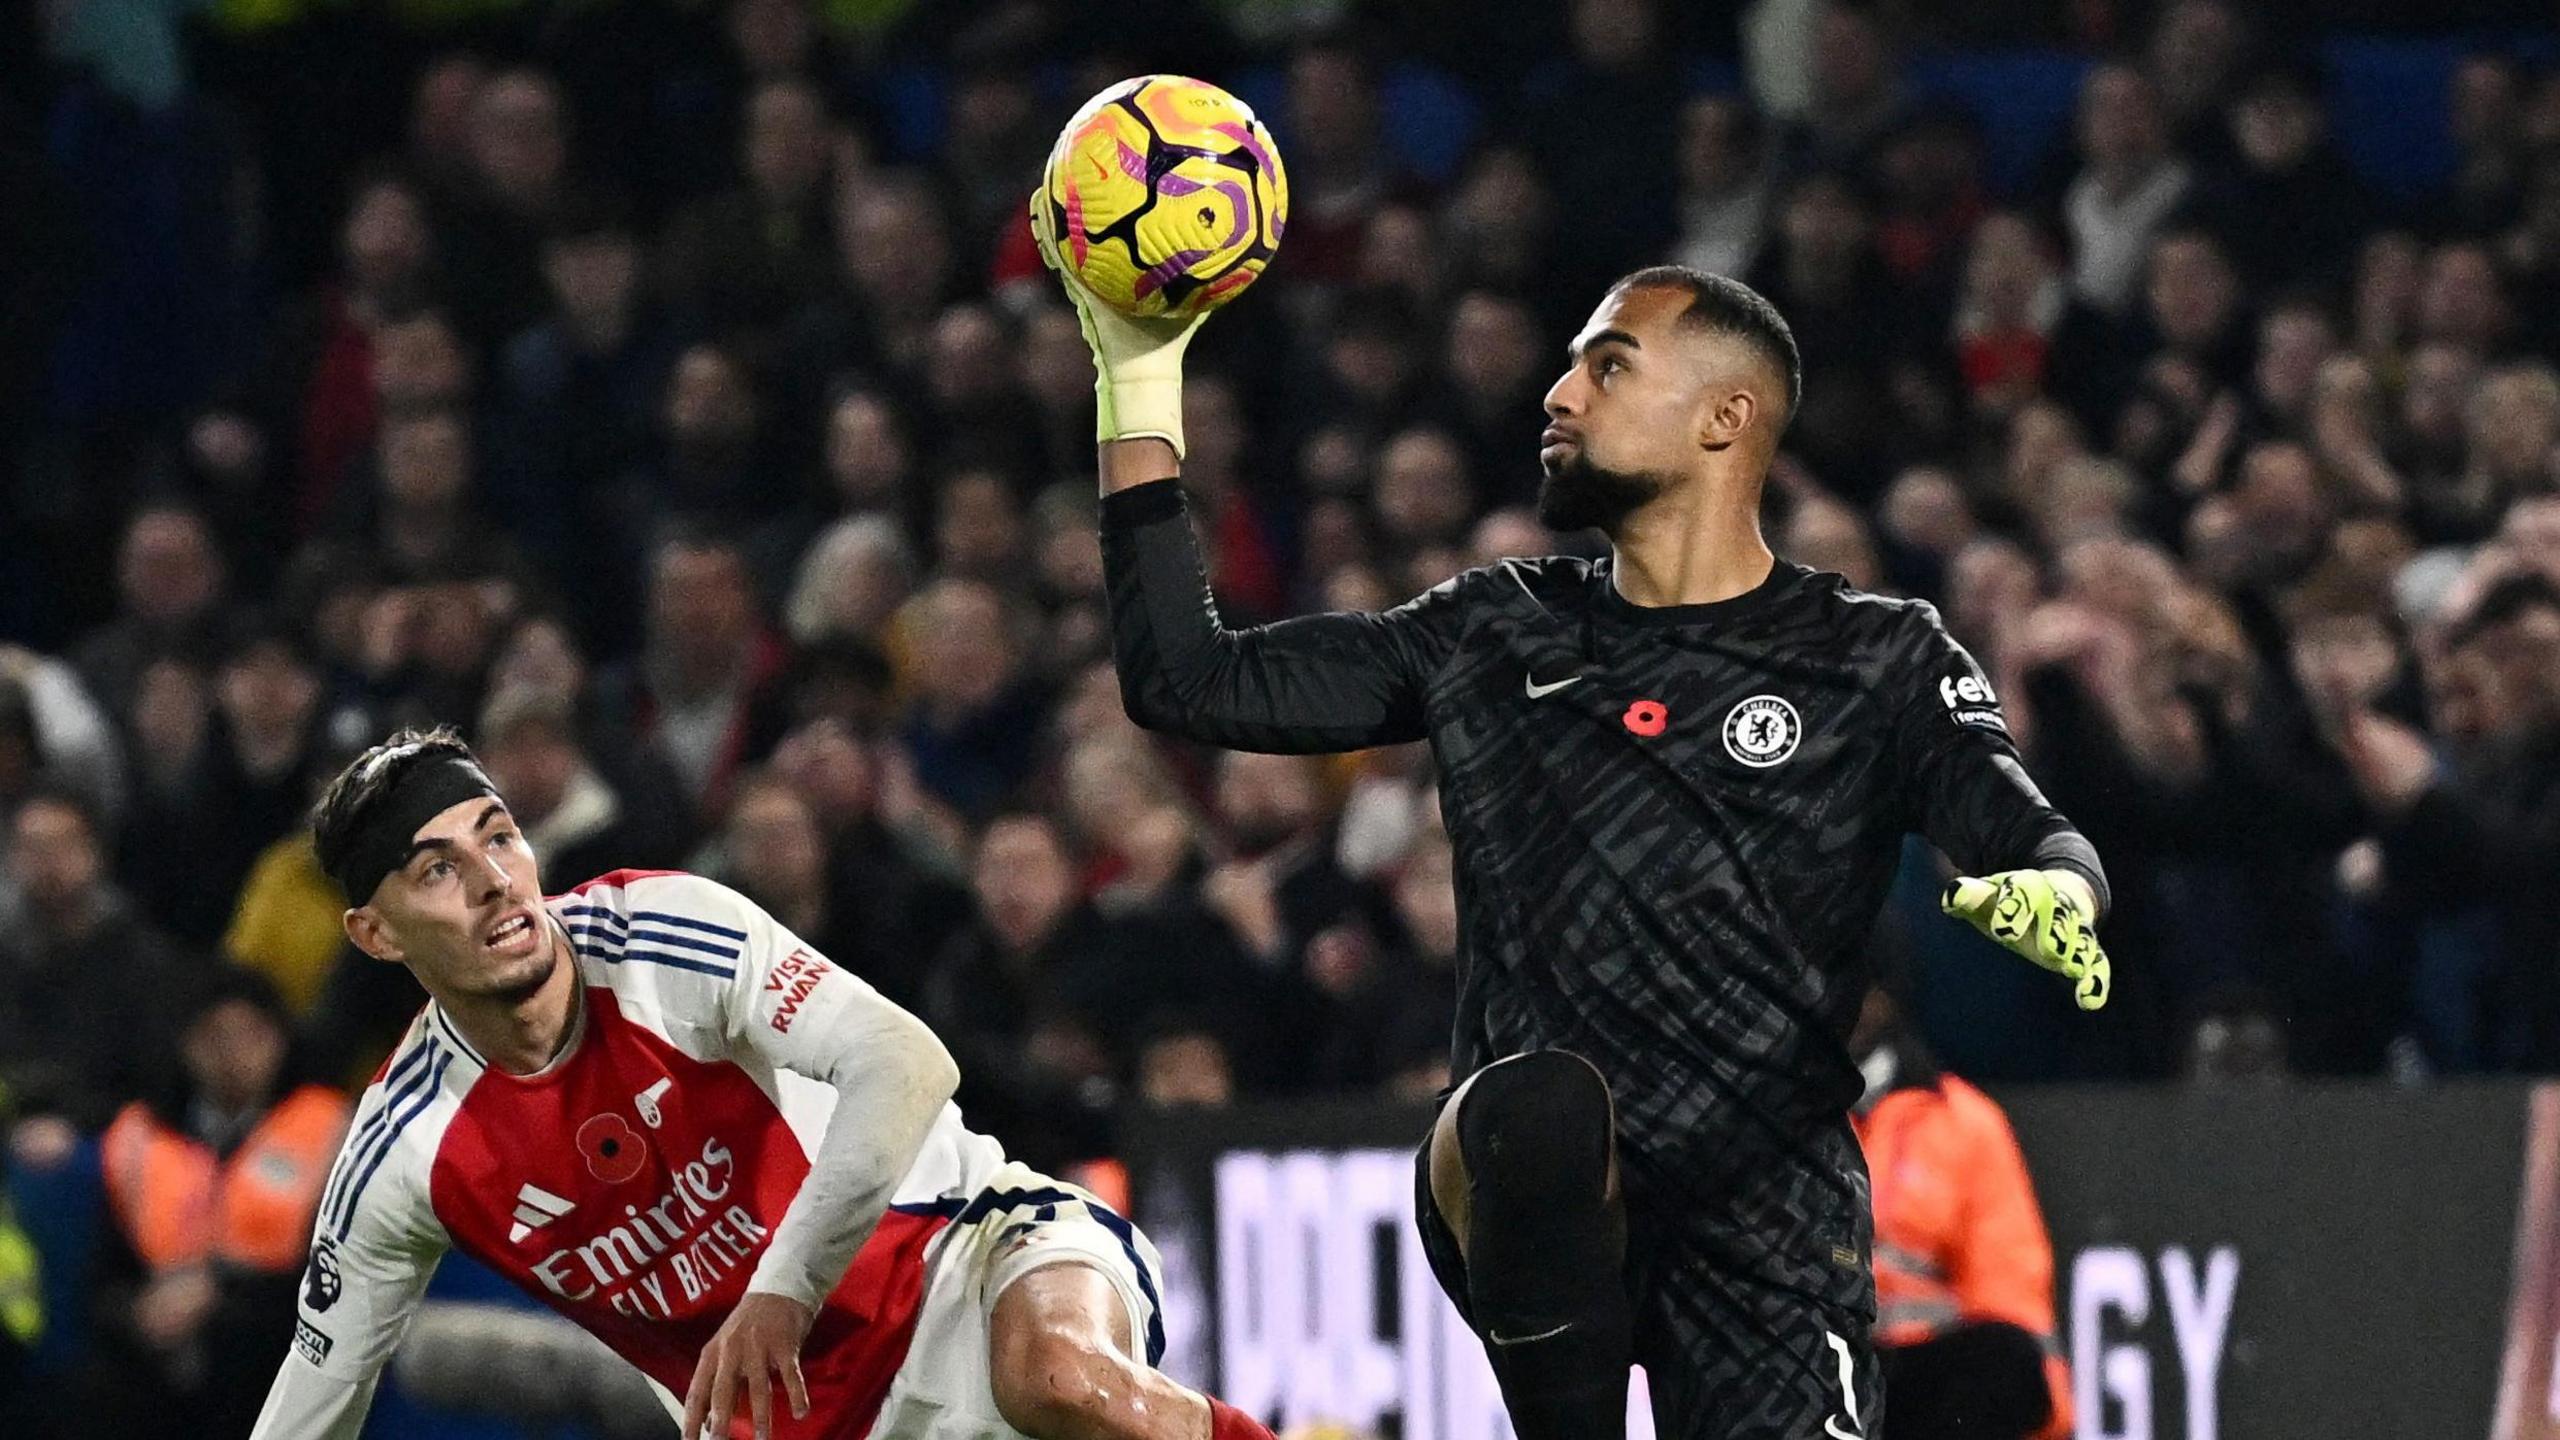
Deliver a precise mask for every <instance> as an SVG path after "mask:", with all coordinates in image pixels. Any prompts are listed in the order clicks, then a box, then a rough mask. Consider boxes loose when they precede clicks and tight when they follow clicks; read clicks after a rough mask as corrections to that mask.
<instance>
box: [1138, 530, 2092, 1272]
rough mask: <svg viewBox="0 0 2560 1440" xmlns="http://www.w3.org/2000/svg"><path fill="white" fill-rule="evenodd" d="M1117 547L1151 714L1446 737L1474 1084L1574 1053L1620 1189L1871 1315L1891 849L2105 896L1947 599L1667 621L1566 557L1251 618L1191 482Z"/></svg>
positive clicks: (1807, 595) (1780, 607)
mask: <svg viewBox="0 0 2560 1440" xmlns="http://www.w3.org/2000/svg"><path fill="white" fill-rule="evenodd" d="M1103 555H1104V562H1105V568H1106V571H1107V574H1108V580H1109V586H1110V605H1111V613H1112V624H1113V638H1114V645H1115V649H1116V651H1117V658H1118V662H1119V671H1120V686H1121V693H1122V695H1123V697H1124V698H1125V701H1126V703H1127V705H1128V709H1129V712H1130V714H1131V716H1132V717H1134V718H1135V719H1136V720H1137V721H1138V722H1139V723H1140V724H1142V725H1144V726H1147V727H1148V728H1150V729H1156V730H1163V731H1169V732H1172V733H1175V734H1180V735H1185V736H1189V737H1191V738H1193V739H1195V740H1200V741H1205V742H1207V743H1210V744H1213V745H1221V746H1226V747H1229V748H1232V749H1239V750H1266V751H1292V752H1303V751H1338V750H1352V749H1359V748H1363V747H1367V746H1374V745H1390V744H1397V743H1401V742H1407V741H1414V740H1428V741H1430V743H1431V749H1432V753H1433V755H1434V756H1435V757H1436V759H1437V761H1438V769H1439V784H1440V797H1441V813H1442V815H1443V817H1444V820H1445V823H1446V825H1447V827H1448V831H1449V838H1450V841H1451V843H1452V845H1453V847H1454V852H1455V857H1456V874H1457V893H1458V913H1459V920H1460V942H1459V954H1458V965H1459V999H1458V1013H1457V1025H1456V1033H1455V1035H1454V1037H1453V1045H1452V1053H1451V1056H1450V1060H1451V1070H1452V1073H1453V1074H1454V1075H1456V1076H1457V1077H1459V1078H1461V1079H1463V1078H1464V1077H1466V1076H1467V1075H1469V1074H1472V1073H1473V1072H1474V1071H1476V1070H1477V1069H1479V1068H1481V1067H1482V1066H1484V1065H1486V1064H1488V1063H1490V1062H1492V1061H1494V1060H1498V1059H1500V1058H1502V1057H1504V1056H1506V1055H1512V1054H1516V1053H1519V1052H1521V1051H1524V1050H1531V1049H1539V1048H1547V1047H1554V1048H1561V1049H1565V1050H1570V1051H1572V1052H1574V1053H1576V1054H1579V1055H1581V1056H1583V1057H1584V1058H1585V1059H1588V1060H1590V1061H1591V1062H1592V1063H1593V1064H1594V1065H1596V1066H1598V1067H1599V1069H1600V1072H1601V1073H1602V1075H1604V1076H1605V1077H1606V1078H1607V1080H1608V1082H1609V1087H1610V1090H1611V1091H1612V1093H1613V1094H1614V1095H1615V1097H1616V1101H1617V1106H1618V1130H1619V1146H1620V1150H1619V1153H1620V1164H1621V1168H1622V1171H1623V1172H1624V1175H1625V1180H1626V1187H1627V1193H1628V1198H1629V1200H1630V1203H1631V1204H1632V1205H1634V1206H1636V1207H1638V1208H1639V1209H1640V1210H1641V1209H1650V1210H1651V1211H1653V1212H1654V1215H1655V1217H1656V1218H1657V1219H1665V1218H1668V1219H1669V1220H1670V1222H1671V1223H1674V1224H1677V1225H1679V1226H1681V1227H1683V1229H1684V1231H1685V1232H1686V1233H1689V1234H1691V1235H1693V1236H1696V1237H1698V1240H1697V1243H1699V1244H1702V1245H1703V1246H1704V1247H1705V1248H1707V1249H1708V1250H1709V1251H1710V1252H1713V1253H1715V1254H1716V1255H1717V1256H1718V1258H1719V1261H1720V1263H1722V1264H1725V1265H1728V1266H1731V1267H1734V1268H1735V1269H1736V1270H1738V1271H1741V1272H1745V1273H1748V1274H1751V1275H1756V1276H1757V1277H1759V1278H1760V1279H1762V1280H1764V1281H1766V1282H1768V1283H1769V1284H1771V1285H1774V1286H1776V1287H1778V1288H1780V1289H1782V1290H1785V1291H1790V1292H1794V1293H1797V1294H1800V1295H1803V1296H1805V1297H1806V1298H1808V1299H1816V1300H1820V1301H1824V1302H1829V1303H1837V1304H1840V1305H1843V1306H1848V1307H1852V1308H1864V1306H1865V1305H1866V1303H1868V1302H1867V1301H1866V1298H1865V1297H1866V1296H1867V1295H1868V1294H1869V1293H1870V1292H1869V1290H1868V1281H1867V1278H1866V1273H1865V1272H1866V1265H1865V1255H1864V1251H1865V1249H1866V1236H1867V1233H1868V1223H1867V1219H1866V1216H1867V1203H1868V1202H1867V1194H1866V1184H1865V1172H1864V1168H1863V1165H1862V1164H1861V1162H1860V1159H1859V1154H1858V1148H1857V1143H1856V1140H1855V1138H1854V1136H1853V1134H1852V1132H1851V1131H1850V1128H1849V1124H1848V1120H1847V1112H1848V1109H1849V1107H1850V1105H1851V1103H1852V1102H1854V1101H1855V1100H1856V1099H1857V1097H1858V1094H1859V1092H1860V1089H1861V1082H1860V1078H1859V1074H1858V1070H1857V1067H1856V1066H1855V1065H1854V1064H1853V1063H1852V1061H1851V1059H1850V1057H1849V1053H1848V1048H1847V1044H1846V1040H1847V1036H1848V1034H1849V1029H1850V1026H1851V1024H1852V1023H1853V1022H1854V1020H1855V1019H1856V1017H1857V1013H1858V1008H1859V1004H1860V1001H1861V999H1862V997H1863V995H1864V991H1865V988H1866V985H1867V982H1868V979H1869V973H1868V972H1869V967H1868V965H1867V964H1866V963H1865V948H1866V947H1865V943H1864V942H1865V940H1866V937H1867V934H1868V932H1869V930H1870V928H1871V926H1872V925H1873V924H1874V922H1875V919H1876V915H1877V912H1878V910H1879V909H1880V908H1881V906H1882V904H1883V901H1884V897H1885V892H1886V889H1887V887H1888V886H1889V885H1890V884H1891V882H1892V879H1893V875H1894V872H1895V869H1896V867H1897V863H1898V860H1899V857H1900V853H1901V849H1902V838H1903V836H1904V834H1905V833H1906V832H1909V831H1914V830H1916V831H1918V832H1920V833H1921V834H1923V835H1926V836H1927V837H1928V838H1929V839H1931V840H1932V841H1934V842H1936V843H1937V844H1938V845H1939V846H1940V847H1941V848H1942V849H1944V850H1945V851H1946V852H1947V854H1948V855H1949V856H1950V857H1951V858H1952V859H1953V860H1954V861H1955V862H1956V864H1957V865H1958V866H1959V867H1961V868H1963V869H1964V870H1965V871H1967V872H1968V873H1982V872H1986V871H1997V870H2007V869H2017V868H2024V867H2030V866H2047V865H2064V866H2068V867H2070V868H2073V869H2076V870H2079V871H2081V872H2082V873H2084V874H2087V875H2088V876H2089V877H2090V879H2091V881H2092V883H2093V884H2094V885H2096V887H2097V889H2098V893H2099V895H2100V896H2101V901H2102V903H2103V897H2104V895H2105V882H2104V879H2103V877H2102V876H2101V875H2100V874H2099V872H2098V867H2097V864H2096V856H2095V853H2094V852H2093V851H2092V850H2090V848H2089V847H2088V845H2087V844H2086V842H2085V841H2083V840H2082V839H2081V838H2080V837H2079V835H2078V834H2077V833H2076V832H2075V831H2073V830H2072V828H2071V826H2070V823H2069V822H2068V821H2066V820H2065V819H2064V818H2063V817H2062V816H2061V815H2060V814H2059V813H2058V812H2056V811H2055V810H2054V809H2053V807H2052V806H2051V805H2049V804H2047V803H2046V801H2045V799H2044V797H2043V795H2042V794H2040V793H2039V792H2038V791H2037V789H2036V787H2035V784H2034V783H2033V782H2032V781H2031V780H2029V779H2028V777H2027V774H2026V772H2025V770H2024V769H2023V768H2021V766H2020V765H2019V763H2018V758H2017V751H2016V749H2015V748H2014V747H2013V746H2012V745H2011V743H2010V741H2009V737H2008V734H2007V732H2006V730H2005V729H2004V727H2003V725H2002V723H2001V719H2000V713H1999V709H1998V705H1997V702H1996V701H1995V699H1994V698H1993V696H1992V693H1991V690H1990V687H1989V685H1988V684H1987V683H1986V682H1985V680H1984V679H1983V676H1982V672H1981V670H1980V669H1979V668H1978V667H1977V666H1976V665H1975V664H1974V663H1973V660H1972V658H1971V657H1970V656H1968V655H1967V654H1966V653H1965V652H1964V650H1963V648H1962V647H1960V646H1958V645H1957V644H1956V642H1955V641H1954V640H1953V639H1952V638H1951V637H1949V636H1948V634H1947V632H1946V630H1945V629H1944V628H1943V627H1942V626H1941V625H1940V624H1939V621H1938V616H1937V612H1936V611H1935V610H1934V609H1933V608H1931V607H1930V606H1929V605H1928V604H1926V603H1924V602H1921V601H1916V600H1895V599H1888V598H1884V597H1880V596H1875V595H1868V594H1864V593H1861V592H1859V591H1856V590H1852V589H1850V588H1848V586H1847V585H1846V583H1845V582H1844V581H1843V580H1842V579H1841V578H1840V577H1839V576H1837V575H1832V574H1827V573H1820V572H1816V571H1812V570H1808V569H1805V568H1804V567H1802V566H1797V565H1792V564H1788V563H1786V562H1783V561H1781V562H1779V564H1778V565H1777V566H1776V568H1775V569H1774V570H1773V571H1772V572H1771V574H1770V576H1769V578H1768V580H1767V581H1766V582H1765V583H1763V584H1762V585H1760V586H1759V587H1758V588H1757V589H1754V590H1752V591H1750V592H1749V593H1747V594H1743V595H1739V596H1736V597H1734V598H1732V599H1730V600H1723V601H1718V602H1715V603H1713V604H1706V605H1684V606H1672V607H1660V608H1647V607H1641V606H1637V605H1634V604H1632V603H1630V602H1629V601H1627V600H1626V599H1625V598H1624V597H1622V596H1621V595H1619V594H1618V592H1617V589H1616V586H1615V584H1614V583H1613V582H1612V580H1611V579H1610V573H1609V564H1608V562H1607V561H1605V560H1604V561H1598V562H1594V561H1587V560H1580V559H1567V558H1551V559H1539V560H1509V561H1504V562H1502V563H1500V564H1497V565H1492V566H1488V567H1486V568H1483V569H1479V570H1471V571H1468V572H1467V573H1465V574H1463V575H1460V576H1458V577H1456V578H1455V579H1452V580H1450V581H1448V582H1446V583H1445V584H1442V585H1440V586H1439V587H1437V588H1436V589H1433V590H1432V591H1430V592H1429V593H1427V594H1425V595H1422V596H1420V597H1418V598H1416V599H1414V600H1412V601H1410V602H1408V603H1406V604H1404V605H1401V606H1398V607H1397V608H1395V609H1393V610H1388V611H1385V612H1382V613H1378V614H1337V615H1317V616H1309V617H1304V618H1300V619H1293V620H1285V621H1281V622H1279V623H1276V624H1272V625H1264V626H1258V627H1255V628H1252V629H1245V630H1229V629H1225V628H1222V627H1221V626H1220V625H1219V623H1218V618H1217V611H1216V608H1215V605H1214V603H1213V602H1212V601H1211V599H1210V597H1209V593H1208V587H1207V584H1206V582H1205V579H1204V576H1203V573H1202V570H1201V566H1200V561H1199V555H1198V550H1197V547H1196V544H1195V542H1194V539H1193V536H1192V532H1191V526H1190V522H1189V518H1188V514H1187V511H1186V508H1185V506H1184V504H1183V502H1182V497H1181V493H1180V490H1179V488H1178V482H1174V481H1163V482H1157V483H1153V484H1147V485H1141V486H1137V487H1133V488H1131V489H1128V490H1124V491H1121V492H1118V493H1116V494H1113V495H1111V496H1108V497H1106V499H1105V500H1104V502H1103ZM1949 923H1954V922H1952V921H1951V922H1949Z"/></svg>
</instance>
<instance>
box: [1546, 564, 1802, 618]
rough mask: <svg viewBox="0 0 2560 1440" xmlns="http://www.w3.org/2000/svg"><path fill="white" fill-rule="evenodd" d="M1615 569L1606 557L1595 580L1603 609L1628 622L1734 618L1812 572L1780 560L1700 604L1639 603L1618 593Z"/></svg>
mask: <svg viewBox="0 0 2560 1440" xmlns="http://www.w3.org/2000/svg"><path fill="white" fill-rule="evenodd" d="M1615 572H1616V563H1615V561H1613V560H1611V559H1608V558H1605V557H1604V558H1603V559H1601V560H1600V561H1599V562H1598V563H1596V564H1594V565H1593V566H1592V567H1591V574H1592V579H1593V583H1595V584H1597V585H1598V586H1599V587H1600V613H1601V614H1603V615H1605V616H1607V617H1608V618H1609V619H1611V620H1616V621H1622V622H1624V623H1626V624H1629V625H1697V624H1702V623H1707V622H1712V621H1727V620H1731V619H1733V618H1734V617H1736V616H1739V615H1748V614H1750V613H1751V612H1753V611H1755V610H1758V609H1760V608H1761V607H1762V606H1765V605H1767V604H1769V603H1770V602H1771V601H1773V600H1776V599H1778V598H1779V597H1780V596H1782V595H1784V594H1786V593H1787V591H1788V589H1789V588H1790V587H1792V586H1793V585H1794V584H1795V583H1796V581H1798V580H1799V579H1802V578H1803V577H1804V576H1806V575H1809V574H1811V573H1812V572H1811V571H1809V570H1807V569H1805V567H1803V566H1801V565H1798V564H1795V563H1794V562H1792V561H1788V560H1780V561H1777V562H1776V563H1774V564H1772V565H1771V566H1770V567H1769V578H1768V579H1766V580H1763V581H1761V582H1760V583H1759V584H1757V585H1754V586H1753V587H1751V588H1750V589H1748V590H1745V591H1743V592H1742V593H1741V594H1739V595H1732V596H1727V597H1726V598H1724V599H1722V600H1709V601H1706V602H1705V603H1703V604H1698V605H1639V604H1637V603H1636V602H1634V601H1633V600H1630V599H1628V598H1627V597H1626V596H1624V595H1621V594H1619V593H1618V581H1617V576H1616V573H1615Z"/></svg>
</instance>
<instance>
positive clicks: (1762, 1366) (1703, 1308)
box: [1413, 1136, 1884, 1440]
mask: <svg viewBox="0 0 2560 1440" xmlns="http://www.w3.org/2000/svg"><path fill="white" fill-rule="evenodd" d="M1413 1190H1414V1195H1413V1213H1414V1218H1415V1223H1416V1224H1417V1225H1418V1226H1419V1227H1420V1228H1421V1231H1422V1253H1423V1254H1424V1255H1425V1256H1427V1257H1429V1259H1430V1261H1431V1273H1432V1276H1433V1277H1434V1278H1435V1279H1437V1280H1438V1281H1439V1282H1440V1289H1441V1290H1442V1291H1443V1292H1444V1293H1445V1294H1447V1295H1448V1297H1449V1300H1450V1303H1451V1304H1453V1305H1455V1306H1456V1307H1457V1309H1458V1314H1459V1315H1460V1316H1461V1317H1462V1318H1464V1319H1465V1320H1466V1321H1467V1324H1468V1327H1469V1328H1470V1329H1474V1330H1476V1331H1477V1333H1478V1334H1479V1335H1481V1334H1482V1333H1483V1331H1482V1328H1481V1327H1479V1326H1477V1325H1476V1324H1475V1318H1474V1316H1473V1315H1472V1314H1471V1313H1470V1309H1469V1306H1468V1304H1467V1262H1466V1259H1465V1257H1464V1256H1462V1255H1460V1254H1459V1253H1458V1237H1457V1235H1456V1234H1455V1233H1454V1232H1452V1231H1451V1230H1450V1229H1449V1224H1448V1222H1447V1221H1446V1220H1444V1219H1442V1218H1441V1216H1440V1207H1439V1204H1438V1203H1437V1202H1436V1201H1435V1200H1434V1199H1433V1198H1432V1195H1431V1141H1430V1138H1429V1137H1428V1136H1425V1137H1424V1139H1423V1142H1422V1148H1421V1149H1420V1150H1419V1151H1418V1152H1417V1153H1416V1154H1415V1157H1414V1171H1413ZM1663 1220H1664V1217H1662V1216H1660V1215H1656V1214H1652V1213H1649V1212H1648V1210H1647V1208H1646V1207H1644V1206H1642V1205H1639V1204H1636V1203H1632V1202H1631V1203H1630V1204H1629V1206H1628V1210H1627V1276H1626V1280H1627V1296H1628V1299H1629V1300H1630V1301H1632V1302H1633V1304H1634V1307H1635V1312H1634V1313H1635V1337H1636V1346H1635V1352H1636V1353H1635V1361H1636V1363H1637V1364H1639V1365H1641V1366H1643V1367H1644V1372H1645V1382H1646V1384H1647V1386H1648V1387H1649V1388H1650V1389H1651V1391H1652V1396H1653V1425H1654V1432H1655V1435H1656V1436H1657V1437H1658V1440H1873V1437H1874V1436H1875V1435H1876V1433H1877V1430H1876V1424H1877V1420H1878V1418H1879V1417H1880V1415H1881V1414H1882V1411H1883V1407H1884V1387H1883V1380H1882V1377H1881V1375H1880V1374H1879V1372H1878V1370H1877V1362H1876V1354H1875V1350H1874V1347H1873V1346H1872V1345H1870V1344H1869V1343H1868V1338H1867V1326H1868V1317H1867V1315H1865V1314H1863V1313H1859V1312H1857V1311H1855V1310H1852V1309H1849V1308H1845V1307H1836V1306H1831V1305H1827V1304H1824V1303H1822V1302H1819V1301H1814V1300H1809V1299H1807V1298H1806V1297H1805V1296H1803V1295H1801V1294H1798V1293H1796V1292H1794V1291H1790V1290H1784V1289H1780V1288H1778V1287H1775V1286H1772V1285H1769V1284H1767V1283H1766V1282H1764V1281H1762V1280H1760V1279H1758V1278H1756V1277H1752V1276H1745V1275H1739V1274H1737V1273H1736V1272H1735V1271H1734V1270H1733V1268H1732V1267H1731V1266H1728V1265H1723V1264H1719V1263H1716V1262H1714V1261H1713V1260H1711V1259H1710V1257H1709V1255H1708V1253H1707V1247H1706V1246H1705V1245H1704V1244H1702V1243H1700V1242H1699V1241H1698V1239H1697V1238H1696V1237H1695V1236H1694V1235H1691V1234H1684V1233H1683V1228H1682V1227H1681V1226H1679V1225H1677V1224H1666V1223H1663Z"/></svg>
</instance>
